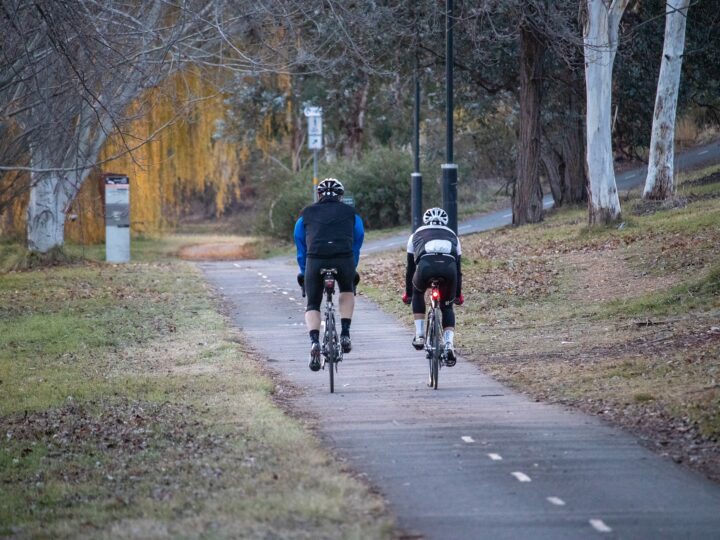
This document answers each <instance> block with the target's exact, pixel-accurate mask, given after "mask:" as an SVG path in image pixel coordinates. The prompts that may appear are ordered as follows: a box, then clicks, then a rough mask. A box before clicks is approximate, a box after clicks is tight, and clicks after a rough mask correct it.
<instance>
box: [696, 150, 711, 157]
mask: <svg viewBox="0 0 720 540" xmlns="http://www.w3.org/2000/svg"><path fill="white" fill-rule="evenodd" d="M709 151H710V150H703V151H702V152H698V156H702V155H703V154H707V153H708V152H709Z"/></svg>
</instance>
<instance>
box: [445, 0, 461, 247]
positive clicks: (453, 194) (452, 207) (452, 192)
mask: <svg viewBox="0 0 720 540" xmlns="http://www.w3.org/2000/svg"><path fill="white" fill-rule="evenodd" d="M445 120H446V125H447V132H446V134H445V163H444V164H443V165H442V197H443V208H444V209H445V211H446V212H447V213H448V217H449V221H448V227H450V228H451V229H452V230H453V231H455V233H456V234H457V230H458V228H457V165H456V164H455V163H454V158H453V0H447V13H446V15H445Z"/></svg>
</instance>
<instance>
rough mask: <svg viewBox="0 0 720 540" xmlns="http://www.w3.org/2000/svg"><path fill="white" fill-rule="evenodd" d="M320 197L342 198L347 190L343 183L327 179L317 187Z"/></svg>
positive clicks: (334, 179)
mask: <svg viewBox="0 0 720 540" xmlns="http://www.w3.org/2000/svg"><path fill="white" fill-rule="evenodd" d="M317 193H318V197H320V198H321V199H322V198H323V197H342V195H343V193H345V188H344V187H343V185H342V182H340V180H338V179H336V178H325V179H324V180H323V181H322V182H320V183H319V184H318V187H317Z"/></svg>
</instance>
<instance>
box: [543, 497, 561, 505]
mask: <svg viewBox="0 0 720 540" xmlns="http://www.w3.org/2000/svg"><path fill="white" fill-rule="evenodd" d="M547 500H548V502H549V503H550V504H554V505H555V506H565V501H563V500H562V499H561V498H560V497H548V498H547Z"/></svg>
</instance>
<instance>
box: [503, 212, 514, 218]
mask: <svg viewBox="0 0 720 540" xmlns="http://www.w3.org/2000/svg"><path fill="white" fill-rule="evenodd" d="M503 217H512V212H510V213H509V214H503Z"/></svg>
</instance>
